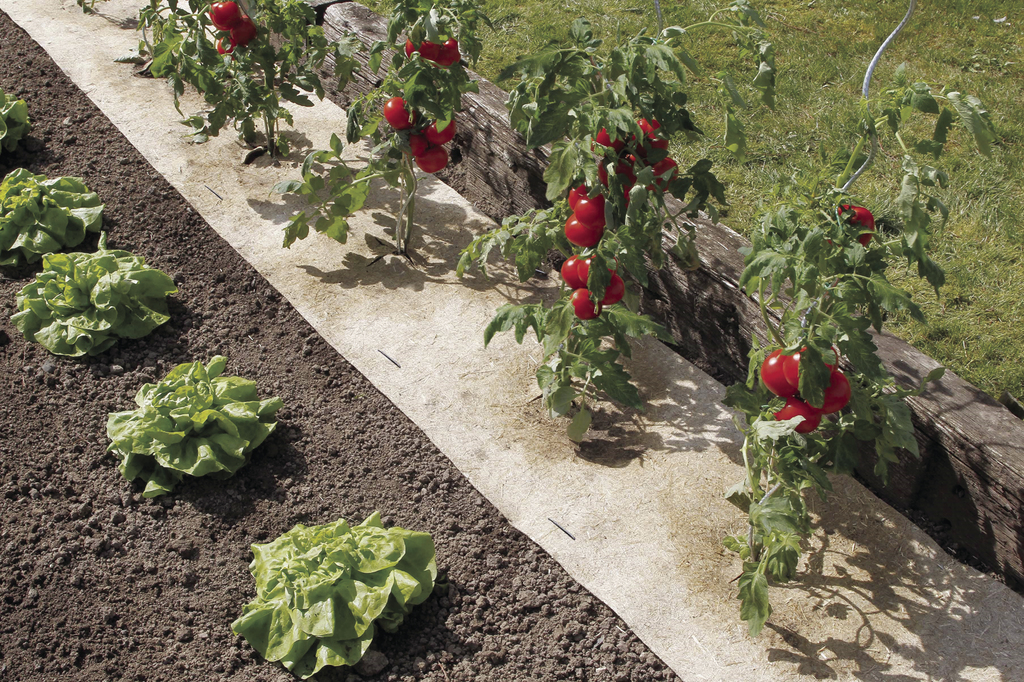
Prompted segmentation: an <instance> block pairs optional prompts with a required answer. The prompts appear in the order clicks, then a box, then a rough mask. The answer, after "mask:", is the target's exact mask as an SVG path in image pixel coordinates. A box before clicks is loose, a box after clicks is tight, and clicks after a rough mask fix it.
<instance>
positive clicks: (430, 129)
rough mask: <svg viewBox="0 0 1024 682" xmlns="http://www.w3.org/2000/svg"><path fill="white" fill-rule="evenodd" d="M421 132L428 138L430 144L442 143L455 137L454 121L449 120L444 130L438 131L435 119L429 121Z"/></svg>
mask: <svg viewBox="0 0 1024 682" xmlns="http://www.w3.org/2000/svg"><path fill="white" fill-rule="evenodd" d="M423 134H424V135H426V136H427V139H428V140H430V144H436V145H442V144H446V143H448V142H451V141H452V138H453V137H455V121H449V122H448V125H446V126H445V127H444V130H442V131H440V132H438V130H437V121H433V122H431V124H430V125H429V126H427V129H426V130H424V131H423Z"/></svg>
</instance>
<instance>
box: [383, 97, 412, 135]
mask: <svg viewBox="0 0 1024 682" xmlns="http://www.w3.org/2000/svg"><path fill="white" fill-rule="evenodd" d="M416 118H417V114H416V112H415V111H413V112H412V113H409V111H408V110H406V108H405V100H404V99H402V98H401V97H392V98H391V99H389V100H388V101H387V102H385V103H384V120H386V121H387V122H388V123H390V124H391V127H392V128H394V129H395V130H408V129H409V128H412V127H413V125H415V124H416Z"/></svg>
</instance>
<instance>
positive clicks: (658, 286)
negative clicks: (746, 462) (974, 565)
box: [306, 0, 1024, 584]
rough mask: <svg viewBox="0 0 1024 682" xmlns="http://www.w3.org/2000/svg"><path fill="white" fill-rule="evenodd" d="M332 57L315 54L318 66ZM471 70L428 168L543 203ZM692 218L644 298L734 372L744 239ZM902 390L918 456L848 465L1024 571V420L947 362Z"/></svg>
mask: <svg viewBox="0 0 1024 682" xmlns="http://www.w3.org/2000/svg"><path fill="white" fill-rule="evenodd" d="M306 1H307V2H310V0H306ZM311 4H314V3H312V2H311ZM316 4H323V3H316ZM323 16H324V24H323V25H324V30H325V33H326V34H327V37H328V39H334V38H336V37H339V36H340V35H342V34H343V33H345V32H352V33H354V34H356V35H358V36H359V37H360V38H361V39H362V40H363V41H364V42H365V43H367V44H370V43H372V42H373V41H375V40H380V39H382V38H384V37H385V35H386V20H385V19H384V18H383V17H380V16H379V15H377V14H375V13H373V12H372V11H370V10H368V9H367V8H365V7H363V6H362V5H359V4H356V3H352V2H343V3H337V4H331V5H330V6H328V7H327V8H326V11H325V12H324V15H323ZM386 61H387V60H386V59H385V63H386ZM363 63H364V64H365V60H363ZM333 68H334V65H333V63H330V64H326V65H325V67H324V69H325V74H329V73H331V72H332V70H333ZM474 76H475V77H476V78H478V79H479V85H480V92H479V94H475V93H469V94H467V95H466V96H465V97H464V105H465V111H463V112H462V113H461V114H459V115H457V116H456V119H455V120H456V125H457V132H456V136H455V141H454V144H453V145H452V152H451V164H450V165H449V168H447V169H445V171H443V172H442V173H438V175H439V177H440V178H441V179H442V180H443V181H444V182H446V183H447V184H448V185H450V186H451V187H452V188H453V189H455V190H456V191H458V192H459V193H460V194H462V195H463V196H465V197H467V198H468V199H469V200H470V201H472V202H473V204H474V206H476V207H477V208H478V209H479V210H481V211H482V212H483V213H485V214H487V215H489V216H490V217H491V218H493V219H495V220H497V221H499V222H500V221H501V219H502V218H504V217H505V216H507V215H513V214H519V213H523V212H525V211H527V210H529V209H532V208H538V207H541V206H543V205H544V204H545V201H544V192H545V183H544V181H543V179H542V177H541V176H542V174H543V171H544V167H545V162H546V158H547V154H546V153H545V151H544V150H539V149H538V150H527V149H526V147H525V145H524V143H523V140H522V138H521V137H520V136H519V134H518V133H516V132H514V131H513V130H511V128H510V127H509V122H508V114H507V112H506V109H505V99H506V95H507V93H506V92H505V91H504V90H501V89H500V88H498V87H497V86H495V85H494V84H493V83H491V82H489V81H487V80H485V79H483V78H480V77H479V75H477V74H474ZM378 85H379V80H378V78H377V77H375V76H373V74H370V73H369V72H367V71H365V70H364V71H360V72H358V73H357V74H356V75H355V77H354V78H353V80H352V82H351V83H350V84H349V85H348V87H347V88H346V89H345V91H344V92H343V93H339V95H338V96H336V99H337V101H338V103H339V104H341V105H342V106H346V105H347V104H348V103H349V102H350V101H351V99H352V98H353V97H358V96H359V95H361V94H364V93H366V92H368V91H369V90H371V89H373V88H376V87H378ZM332 99H334V98H332ZM695 223H696V226H697V245H698V249H699V253H700V258H701V267H700V268H699V269H697V270H695V271H692V272H687V271H684V270H682V269H681V268H679V267H677V266H676V265H675V264H674V263H671V262H670V263H669V264H668V265H667V266H666V267H665V268H663V269H662V270H660V271H652V272H651V283H650V287H649V288H648V290H647V291H646V292H645V296H644V310H645V312H648V313H650V314H651V315H653V316H654V317H656V318H658V319H659V320H660V321H661V322H662V323H663V324H665V325H666V326H667V327H668V329H669V331H670V332H671V334H672V336H673V337H674V338H675V340H676V350H677V351H678V352H679V353H680V354H681V355H682V356H683V357H685V358H686V359H687V360H689V361H690V362H692V363H694V364H695V365H696V366H698V367H700V368H701V369H702V370H704V371H705V372H707V373H708V374H710V375H711V376H713V377H715V378H716V379H718V380H719V381H722V382H724V383H733V382H736V381H741V380H744V379H745V378H746V374H747V351H748V350H749V339H750V338H751V335H752V334H757V335H758V336H759V337H760V338H762V339H764V338H765V328H764V323H763V322H762V320H761V315H760V309H759V307H758V306H757V304H755V303H754V302H753V301H752V300H751V299H749V298H748V297H747V296H746V295H745V294H744V293H743V292H742V290H741V289H740V288H739V284H738V282H739V278H740V274H741V273H742V272H743V257H742V255H740V253H739V249H740V248H741V247H743V246H749V241H747V240H746V239H745V238H743V237H742V236H741V235H739V234H737V233H736V232H734V231H733V230H730V229H729V228H728V227H725V226H724V225H721V224H715V223H712V222H711V221H709V220H706V219H703V220H698V221H695ZM875 343H876V344H877V345H878V349H879V355H880V357H881V358H882V361H883V363H884V364H885V366H886V368H887V369H888V370H889V371H890V372H891V373H892V374H893V376H894V377H895V378H896V380H897V381H898V382H899V383H900V384H901V385H904V386H908V387H910V386H916V385H918V384H919V383H920V381H921V378H923V377H924V376H926V375H927V374H928V372H929V371H930V370H931V369H933V368H934V367H937V366H938V363H937V362H935V360H933V359H932V358H930V357H928V356H927V355H924V354H923V353H921V352H920V351H918V350H917V349H915V348H914V347H912V346H910V345H909V344H907V343H906V342H904V341H902V340H900V339H898V338H896V337H894V336H892V335H891V334H888V333H883V334H878V335H875ZM908 402H909V404H910V408H911V410H912V412H913V419H914V426H915V430H916V431H915V436H916V438H917V440H918V442H919V444H920V446H921V455H922V456H921V459H920V460H915V459H913V458H912V457H910V456H909V455H907V456H906V457H905V458H904V459H903V460H901V462H900V463H899V464H897V465H892V466H890V480H889V485H888V486H884V487H883V486H882V485H881V482H880V481H879V480H878V479H877V478H876V477H875V476H874V474H873V472H872V468H873V465H874V462H873V461H870V458H868V461H865V462H864V463H863V464H862V465H861V467H859V468H858V473H859V474H860V475H861V476H862V477H863V478H864V479H865V480H866V481H867V482H868V484H869V485H870V487H871V488H872V490H873V491H874V492H875V493H876V494H877V495H878V496H879V497H881V498H882V499H883V500H885V501H887V502H889V503H890V504H893V505H894V506H896V507H898V508H901V509H903V510H917V511H920V512H922V513H923V514H924V515H925V516H927V518H928V519H929V520H930V521H931V522H932V523H933V524H934V525H935V527H934V528H933V529H932V530H937V531H938V532H939V533H940V534H941V533H945V537H946V538H948V539H949V540H952V541H955V542H956V543H957V544H959V545H960V546H961V547H962V548H964V549H966V550H967V551H969V552H971V553H973V554H974V555H976V556H977V557H978V558H980V559H981V560H983V561H985V562H986V563H987V564H988V565H989V566H990V568H991V569H992V570H994V571H997V572H999V573H1001V574H1002V575H1003V576H1005V577H1006V578H1008V579H1010V580H1011V584H1012V582H1013V581H1015V582H1017V583H1024V422H1022V421H1021V420H1020V419H1017V418H1016V417H1015V416H1013V415H1012V414H1011V413H1010V412H1009V411H1008V410H1007V409H1006V408H1005V407H1003V406H1002V405H1001V404H1000V403H998V402H997V401H996V400H994V399H993V398H992V397H990V396H989V395H987V394H986V393H984V392H983V391H981V390H979V389H978V388H975V387H974V386H972V385H970V384H968V383H967V382H965V381H963V380H962V379H961V378H960V377H958V376H956V375H955V374H953V373H952V372H949V371H947V372H946V375H945V377H943V378H942V380H940V381H938V382H935V383H934V384H931V385H930V386H929V388H928V390H927V391H926V392H925V393H924V394H923V395H921V396H918V397H914V398H910V399H908Z"/></svg>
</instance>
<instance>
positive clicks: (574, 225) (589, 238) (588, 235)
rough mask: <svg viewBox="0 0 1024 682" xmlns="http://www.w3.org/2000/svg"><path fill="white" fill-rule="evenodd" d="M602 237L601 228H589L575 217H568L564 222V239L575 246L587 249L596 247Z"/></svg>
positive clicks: (602, 229) (602, 230)
mask: <svg viewBox="0 0 1024 682" xmlns="http://www.w3.org/2000/svg"><path fill="white" fill-rule="evenodd" d="M603 236H604V228H603V227H599V228H597V229H596V230H595V229H592V228H589V227H587V226H585V225H583V224H582V223H581V222H580V221H578V220H577V219H576V216H575V215H571V216H569V219H568V220H566V221H565V238H566V239H568V240H569V241H570V242H571V243H573V244H575V245H576V246H582V247H583V248H585V249H589V248H590V247H591V246H597V244H598V242H600V241H601V237H603Z"/></svg>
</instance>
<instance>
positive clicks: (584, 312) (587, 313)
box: [569, 289, 601, 320]
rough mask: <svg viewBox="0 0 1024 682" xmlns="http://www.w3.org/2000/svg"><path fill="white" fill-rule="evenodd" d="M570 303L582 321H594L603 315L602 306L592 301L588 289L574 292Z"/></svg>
mask: <svg viewBox="0 0 1024 682" xmlns="http://www.w3.org/2000/svg"><path fill="white" fill-rule="evenodd" d="M569 301H570V302H571V303H572V308H573V311H574V312H575V313H576V317H578V318H580V319H581V320H592V319H594V318H595V317H597V316H598V315H600V314H601V304H600V303H594V302H593V301H591V300H590V292H589V291H587V290H586V289H577V290H576V291H574V292H572V296H571V297H570V298H569Z"/></svg>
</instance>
